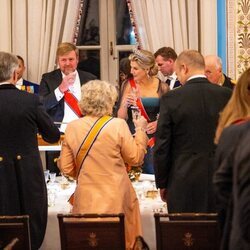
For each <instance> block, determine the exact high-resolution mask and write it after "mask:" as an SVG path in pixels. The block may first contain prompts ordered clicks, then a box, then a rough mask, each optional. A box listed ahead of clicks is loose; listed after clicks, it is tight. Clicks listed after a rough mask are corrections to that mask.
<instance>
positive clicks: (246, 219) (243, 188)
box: [234, 131, 250, 243]
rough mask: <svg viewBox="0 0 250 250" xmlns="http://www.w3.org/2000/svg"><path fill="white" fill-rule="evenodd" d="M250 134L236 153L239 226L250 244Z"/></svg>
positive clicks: (249, 133) (236, 194)
mask: <svg viewBox="0 0 250 250" xmlns="http://www.w3.org/2000/svg"><path fill="white" fill-rule="evenodd" d="M249 141H250V132H249V131H248V134H247V136H246V137H245V138H244V140H242V141H241V143H240V144H239V147H238V149H237V153H236V157H235V158H236V159H237V161H235V172H237V175H236V178H235V181H234V182H235V183H234V184H235V185H236V189H235V190H236V193H235V194H234V195H235V196H236V201H235V203H236V205H238V209H239V210H238V214H239V225H240V228H241V234H242V236H243V238H244V240H246V241H247V242H248V243H250V149H249Z"/></svg>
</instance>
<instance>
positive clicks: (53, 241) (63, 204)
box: [40, 175, 167, 250]
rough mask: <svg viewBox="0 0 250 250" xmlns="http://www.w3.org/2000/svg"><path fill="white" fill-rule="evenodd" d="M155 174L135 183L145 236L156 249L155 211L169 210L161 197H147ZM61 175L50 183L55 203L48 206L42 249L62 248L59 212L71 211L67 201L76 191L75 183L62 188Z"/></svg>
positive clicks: (152, 249) (142, 177)
mask: <svg viewBox="0 0 250 250" xmlns="http://www.w3.org/2000/svg"><path fill="white" fill-rule="evenodd" d="M153 178H154V176H152V175H141V177H140V181H139V182H136V183H133V186H134V188H135V190H136V193H137V196H138V198H139V202H140V210H141V217H142V227H143V237H144V239H145V241H146V242H147V243H148V245H149V247H150V249H151V250H154V249H156V241H155V222H154V216H153V214H154V212H167V208H166V204H165V203H163V202H162V201H161V199H160V197H159V195H158V196H157V198H155V199H152V198H146V197H145V194H146V192H147V190H152V189H153V188H155V187H154V182H153ZM59 182H60V177H58V178H57V180H56V183H55V184H54V185H51V184H48V193H50V192H51V190H52V193H53V192H54V190H56V191H55V193H56V198H55V205H54V206H51V207H49V208H48V223H47V230H46V235H45V238H44V241H43V244H42V246H41V248H40V249H41V250H57V249H58V250H59V249H61V244H60V235H59V224H58V219H57V214H58V213H69V212H70V209H71V207H70V204H69V203H68V202H67V200H68V198H69V197H70V195H71V194H72V193H73V192H74V189H75V184H72V183H71V184H69V187H68V188H67V189H64V190H63V189H61V187H60V183H59Z"/></svg>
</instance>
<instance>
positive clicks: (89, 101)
mask: <svg viewBox="0 0 250 250" xmlns="http://www.w3.org/2000/svg"><path fill="white" fill-rule="evenodd" d="M117 96H118V94H117V90H116V87H115V86H114V85H113V84H111V83H109V82H106V81H101V80H92V81H89V82H87V83H86V84H83V86H82V87H81V100H80V101H79V103H78V105H79V108H80V110H81V111H82V113H83V114H84V115H91V116H96V117H101V116H104V115H111V114H112V109H113V106H114V104H115V102H116V100H117Z"/></svg>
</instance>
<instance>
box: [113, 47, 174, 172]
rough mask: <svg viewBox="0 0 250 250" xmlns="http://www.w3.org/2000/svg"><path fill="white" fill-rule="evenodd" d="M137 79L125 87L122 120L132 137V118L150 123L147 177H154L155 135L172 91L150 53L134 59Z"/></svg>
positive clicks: (143, 52)
mask: <svg viewBox="0 0 250 250" xmlns="http://www.w3.org/2000/svg"><path fill="white" fill-rule="evenodd" d="M129 60H130V66H131V73H132V75H133V78H132V79H130V80H128V81H127V82H125V83H124V86H122V88H121V89H122V93H121V100H120V106H119V109H118V114H117V115H118V117H120V118H123V119H126V120H127V123H128V125H129V128H130V131H131V133H132V134H134V133H135V128H134V124H133V121H132V120H133V119H132V114H135V113H136V112H140V113H141V114H142V115H143V116H144V117H145V118H146V119H147V121H148V126H147V129H146V132H147V135H148V137H149V138H150V140H149V144H148V147H147V154H146V155H145V158H144V164H143V168H142V170H143V173H147V174H154V167H153V147H154V134H155V132H156V127H157V118H158V115H159V109H160V97H161V96H162V95H163V94H164V93H166V92H167V91H168V90H169V87H168V85H167V84H166V83H164V82H161V81H160V80H159V79H158V78H157V77H156V75H157V73H158V67H157V64H156V62H155V58H154V55H153V54H152V53H151V52H150V51H147V50H135V51H134V52H133V53H132V54H131V55H130V56H129Z"/></svg>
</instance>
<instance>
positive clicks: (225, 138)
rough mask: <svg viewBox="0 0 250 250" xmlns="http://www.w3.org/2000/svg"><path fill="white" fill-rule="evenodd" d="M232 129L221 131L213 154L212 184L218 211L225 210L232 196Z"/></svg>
mask: <svg viewBox="0 0 250 250" xmlns="http://www.w3.org/2000/svg"><path fill="white" fill-rule="evenodd" d="M231 131H232V128H227V129H225V130H224V131H223V133H222V135H221V138H220V142H219V144H218V147H217V149H216V154H215V169H216V172H215V174H214V178H213V183H214V188H215V192H216V200H217V205H218V209H219V210H221V209H225V210H226V209H227V207H228V202H229V199H230V197H231V195H232V185H233V166H232V164H233V163H232V161H233V155H234V145H235V144H234V143H235V142H234V141H232V140H231V139H232V137H231V134H232V132H231Z"/></svg>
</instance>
